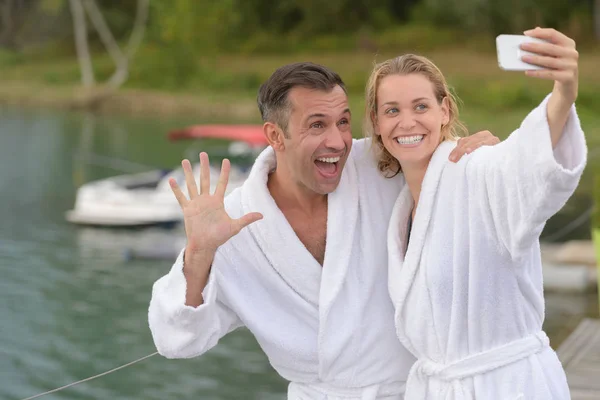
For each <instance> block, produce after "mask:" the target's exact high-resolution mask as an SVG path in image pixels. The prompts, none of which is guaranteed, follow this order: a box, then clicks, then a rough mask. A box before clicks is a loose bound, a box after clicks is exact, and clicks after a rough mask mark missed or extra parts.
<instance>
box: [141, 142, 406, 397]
mask: <svg viewBox="0 0 600 400" xmlns="http://www.w3.org/2000/svg"><path fill="white" fill-rule="evenodd" d="M369 143H370V142H367V141H365V140H359V141H355V142H354V144H353V148H352V151H351V153H350V155H349V158H348V160H347V163H346V166H345V168H344V171H343V174H342V178H341V182H340V184H339V187H338V188H337V190H336V191H335V192H333V193H331V194H330V195H329V199H328V217H327V218H328V221H327V245H326V251H325V261H324V265H323V267H321V265H320V264H319V263H318V262H317V261H316V260H315V259H314V258H313V257H312V255H311V254H310V253H309V252H308V250H307V249H306V248H305V247H304V245H303V244H302V243H301V242H300V240H299V239H298V237H297V236H296V234H295V233H294V231H293V229H292V228H291V226H290V224H289V223H288V221H287V220H286V218H285V216H284V215H283V213H282V212H281V211H280V210H279V209H278V208H277V206H276V204H275V202H274V200H273V198H272V197H271V195H270V193H269V191H268V189H267V177H268V174H269V172H270V171H272V170H273V169H274V168H275V156H274V152H273V151H272V149H271V148H268V149H266V150H265V151H264V152H263V153H261V155H260V156H259V157H258V159H257V160H256V163H255V165H254V167H253V169H252V171H251V173H250V176H249V178H248V180H247V181H246V182H245V183H244V185H243V186H242V187H241V188H240V189H238V190H235V191H234V192H232V194H230V195H229V196H228V197H227V198H226V210H227V212H228V213H229V215H230V216H231V217H232V218H237V217H240V216H242V215H243V214H245V213H248V212H251V211H257V212H260V213H262V214H263V216H264V218H263V219H262V220H260V221H258V222H255V223H253V224H251V225H249V226H248V227H246V228H244V229H243V230H242V231H241V232H240V233H239V234H238V235H236V236H235V237H233V238H232V239H231V240H229V241H228V242H227V243H226V244H225V245H223V246H221V247H220V248H219V249H218V252H217V254H216V257H215V260H214V263H213V267H212V270H211V273H210V277H209V282H208V285H207V287H206V288H205V291H204V299H205V303H204V304H203V305H201V306H199V307H198V308H192V307H189V306H185V305H184V303H185V291H186V281H185V278H184V276H183V273H182V267H183V262H182V255H183V252H182V254H181V255H180V256H179V258H178V259H177V261H176V262H175V264H174V265H173V267H172V269H171V271H170V273H169V274H168V275H166V276H164V277H162V278H161V279H159V280H158V281H157V282H156V283H155V284H154V287H153V292H152V300H151V302H150V309H149V317H148V318H149V324H150V329H151V331H152V335H153V338H154V342H155V344H156V347H157V349H158V351H159V353H160V354H162V355H164V356H166V357H169V358H189V357H195V356H198V355H201V354H203V353H205V352H206V351H208V350H210V349H211V348H212V347H213V346H215V345H216V344H217V342H218V341H219V339H220V338H221V337H222V336H224V335H225V334H227V333H228V332H230V331H232V330H234V329H236V328H238V327H241V326H245V327H247V328H248V329H249V330H250V332H252V333H253V334H254V336H255V337H256V339H257V340H258V343H259V344H260V346H261V348H262V349H263V350H264V352H265V353H266V355H267V356H268V358H269V361H270V363H271V365H272V366H273V367H274V368H275V370H277V372H278V373H279V374H280V375H281V376H282V377H283V378H285V379H287V380H289V381H291V384H290V385H289V389H288V399H363V400H367V399H369V400H370V399H402V398H403V392H404V383H405V380H406V377H407V376H408V371H409V370H410V367H411V366H412V364H413V363H414V361H415V358H414V357H413V356H412V355H411V354H410V353H409V352H408V351H407V350H406V349H405V348H404V347H403V346H402V344H401V343H400V342H399V341H398V339H397V337H396V332H395V328H394V310H393V306H392V302H391V299H390V297H389V293H388V290H387V265H388V264H387V243H386V234H387V229H386V227H387V226H388V224H389V218H390V215H391V210H392V207H393V204H394V200H395V199H396V197H397V196H398V193H399V192H400V188H401V187H402V185H404V180H403V178H402V177H401V176H398V177H397V178H396V179H385V178H383V177H382V175H381V174H380V173H379V172H378V170H377V166H376V163H375V161H374V158H373V156H372V154H370V152H369V151H368V148H367V146H368V145H369Z"/></svg>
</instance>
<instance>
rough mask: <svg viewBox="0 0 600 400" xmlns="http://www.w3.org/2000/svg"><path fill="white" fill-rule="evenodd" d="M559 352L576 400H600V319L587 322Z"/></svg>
mask: <svg viewBox="0 0 600 400" xmlns="http://www.w3.org/2000/svg"><path fill="white" fill-rule="evenodd" d="M556 352H557V353H558V357H559V358H560V361H561V362H562V364H563V367H564V369H565V372H566V374H567V380H568V382H569V387H570V388H571V398H572V400H592V399H593V400H600V320H598V319H589V318H588V319H584V320H583V321H582V322H581V323H580V324H579V326H577V328H576V329H575V330H574V331H573V333H571V335H570V336H569V337H568V338H567V339H565V341H564V342H563V343H562V344H561V345H560V347H559V348H558V349H557V351H556Z"/></svg>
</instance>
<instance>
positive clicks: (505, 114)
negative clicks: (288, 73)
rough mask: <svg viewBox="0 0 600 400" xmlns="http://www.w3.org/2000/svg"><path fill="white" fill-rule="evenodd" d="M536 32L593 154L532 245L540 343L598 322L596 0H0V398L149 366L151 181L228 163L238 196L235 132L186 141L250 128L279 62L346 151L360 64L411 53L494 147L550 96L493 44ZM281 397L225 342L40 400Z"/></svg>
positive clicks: (159, 232) (161, 248)
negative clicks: (335, 128)
mask: <svg viewBox="0 0 600 400" xmlns="http://www.w3.org/2000/svg"><path fill="white" fill-rule="evenodd" d="M535 26H544V27H554V28H556V29H559V30H561V31H562V32H563V33H565V34H567V35H568V36H570V37H571V38H573V39H575V40H576V41H577V45H578V50H579V52H580V91H579V98H578V100H577V107H578V112H579V116H580V118H581V122H582V125H583V128H584V130H585V132H586V136H587V142H588V146H589V150H590V153H589V163H588V166H587V169H586V171H585V173H584V177H583V179H582V181H581V183H580V185H579V188H578V190H577V192H576V193H575V195H574V196H573V198H572V199H571V200H569V202H568V203H567V204H566V205H565V207H564V208H563V209H562V210H561V212H560V213H559V214H557V215H556V216H555V217H553V218H552V219H551V220H550V221H549V222H548V224H547V226H546V228H545V230H544V232H543V234H542V240H543V250H544V270H545V271H544V273H545V278H546V282H545V285H546V300H547V310H546V314H547V319H546V322H545V326H544V327H545V329H546V331H547V332H548V333H549V336H550V338H551V342H552V345H553V347H555V348H556V347H557V346H559V345H560V344H561V343H562V341H563V340H564V339H565V338H566V337H567V336H568V335H569V334H570V333H571V332H572V331H573V329H574V328H575V326H576V325H577V324H578V323H579V322H580V321H581V320H582V319H583V318H585V317H592V318H598V309H599V302H598V296H597V290H596V288H597V256H596V253H595V251H594V241H593V237H594V235H593V232H597V234H596V235H597V236H596V246H597V248H598V247H600V244H599V243H600V211H599V209H600V108H599V107H600V102H599V96H598V93H600V73H598V69H599V67H600V0H552V1H548V0H520V1H514V0H510V1H493V0H393V1H392V0H327V1H315V0H304V1H300V0H279V1H277V2H274V1H271V0H243V1H242V0H219V1H214V0H172V1H167V0H137V1H136V0H120V1H117V0H0V190H1V193H2V197H1V200H2V202H1V204H2V207H0V220H1V221H2V223H1V224H0V276H1V279H0V288H1V290H0V304H2V306H1V307H0V398H1V399H22V398H26V397H28V396H33V395H35V394H37V393H40V392H44V391H46V390H50V389H53V388H55V387H58V386H62V385H65V384H68V383H70V382H72V381H76V380H79V379H83V378H86V377H88V376H90V375H94V374H98V373H101V372H103V371H106V370H108V369H111V368H114V367H116V366H118V365H121V364H124V363H127V362H129V361H132V360H134V359H137V358H139V357H142V356H145V355H147V354H150V353H152V352H154V351H155V348H154V346H153V343H152V338H151V336H150V332H149V329H148V324H147V308H148V302H149V300H150V296H151V288H152V284H153V282H154V281H155V280H156V279H158V278H159V277H161V276H162V275H164V274H166V273H167V272H168V270H169V268H170V266H171V264H172V262H173V260H174V257H175V255H174V254H175V253H176V252H177V251H178V250H179V248H180V247H181V246H182V243H183V242H182V240H183V234H182V228H181V224H179V223H178V217H177V216H173V214H169V211H172V210H173V199H172V194H171V193H170V190H168V188H166V187H165V185H164V182H165V177H168V176H170V175H168V174H174V176H176V177H178V176H179V175H178V171H177V170H173V169H174V168H175V167H177V166H178V164H179V162H180V160H181V159H182V158H183V157H193V159H194V160H195V157H197V154H198V151H199V150H207V151H208V152H209V154H210V156H211V159H212V160H213V161H215V163H217V162H218V161H219V160H220V159H221V158H223V157H225V156H227V157H231V158H232V159H233V160H234V164H235V166H236V174H237V175H235V176H236V180H234V183H233V184H232V186H235V185H237V184H241V182H243V179H244V177H245V174H247V171H248V168H249V166H250V165H251V163H252V160H253V158H254V157H255V156H256V154H257V152H258V151H260V149H261V148H262V147H261V144H260V143H258V142H260V141H258V142H257V141H256V140H254V139H250V137H251V136H252V130H251V129H250V128H248V130H247V131H244V132H243V135H247V136H244V137H241V138H240V137H237V136H236V137H234V136H231V132H229V133H227V132H225V133H223V134H222V135H223V136H220V137H218V138H215V137H210V136H218V135H214V134H213V133H211V132H209V133H208V134H206V132H205V131H202V132H201V131H199V130H196V129H189V128H190V127H193V126H198V125H204V124H218V125H224V126H229V125H232V124H245V125H255V124H259V123H260V115H259V113H258V110H257V107H256V103H255V98H256V93H257V89H258V87H259V85H260V84H261V83H262V82H263V81H264V80H265V79H266V78H267V77H268V76H269V75H270V74H271V73H272V72H273V71H274V70H275V69H276V68H277V67H279V66H281V65H283V64H286V63H289V62H295V61H313V62H316V63H321V64H324V65H327V66H329V67H331V68H332V69H334V70H335V71H337V72H338V73H339V74H340V75H341V76H342V78H343V79H344V81H345V82H346V84H347V87H348V90H349V93H350V101H351V108H352V111H353V115H354V119H353V132H354V135H355V136H356V137H361V129H360V127H361V121H362V113H363V91H364V86H365V83H366V79H367V77H368V75H369V73H370V69H371V67H372V66H373V63H374V62H377V61H382V60H384V59H387V58H389V57H392V56H395V55H398V54H401V53H406V52H416V53H420V54H424V55H426V56H428V57H430V58H431V59H432V60H433V61H434V62H435V63H436V64H437V65H438V66H439V67H440V68H441V69H442V71H443V72H444V73H445V75H446V77H447V79H448V81H449V83H450V84H451V86H452V87H453V89H454V90H455V92H456V93H457V94H458V96H459V97H460V98H461V100H462V102H463V108H462V110H461V113H462V114H461V115H462V117H463V119H464V121H465V122H466V124H467V126H468V127H469V130H470V131H471V132H476V131H478V130H482V129H487V130H490V131H492V132H493V133H494V134H495V135H496V136H499V137H500V138H502V139H504V138H505V137H506V136H507V135H508V134H509V133H510V132H511V131H512V130H513V129H515V128H516V127H517V126H518V124H519V123H520V121H521V120H522V119H523V118H524V117H525V116H526V115H527V113H528V112H529V111H530V110H531V109H532V108H533V107H535V106H536V105H537V104H539V102H540V101H541V100H542V98H543V97H544V96H545V95H546V94H547V93H548V92H549V91H551V89H552V84H551V83H550V82H547V81H538V80H533V79H532V78H526V77H525V76H524V75H523V74H522V73H518V72H505V71H502V70H500V69H499V68H498V64H497V59H496V50H495V37H496V35H498V34H501V33H507V34H520V33H522V32H523V30H525V29H528V28H532V27H535ZM173 132H180V133H181V132H183V133H181V134H180V135H179V136H173ZM170 134H171V135H170ZM205 135H208V136H209V137H203V136H205ZM201 136H202V137H201ZM216 171H218V168H217V169H216ZM115 177H116V178H115ZM179 177H180V176H179ZM165 188H166V190H165ZM175 205H176V203H175ZM176 211H177V210H176V209H175V211H174V212H175V214H176ZM163 214H164V215H163ZM596 251H597V252H600V250H596ZM285 391H286V383H285V382H284V381H283V380H282V379H281V378H280V377H278V376H277V375H276V373H275V372H274V371H273V370H272V369H271V367H270V366H269V364H268V361H267V360H266V358H265V356H264V355H263V354H262V352H261V351H260V349H259V347H258V345H257V344H256V342H255V340H254V339H253V338H252V336H251V335H250V334H249V333H248V332H247V331H245V330H244V329H241V330H238V331H236V332H234V333H233V334H231V335H229V336H228V337H226V338H224V339H223V340H222V342H221V343H220V344H219V346H217V348H215V349H214V350H212V351H210V352H209V353H208V354H206V355H205V356H204V357H201V358H198V359H194V360H166V359H164V358H162V357H160V356H156V357H153V358H151V359H149V360H145V361H143V362H142V363H140V364H136V365H134V366H131V367H129V368H127V369H124V370H121V371H118V372H116V373H114V374H112V375H108V376H105V377H102V378H99V379H97V380H93V381H91V382H88V383H84V384H81V385H78V386H75V387H72V388H69V389H66V390H64V391H61V392H58V393H55V394H51V395H48V396H47V397H44V398H47V399H109V398H110V399H164V398H169V399H170V398H178V399H215V400H217V399H219V400H222V399H240V398H244V399H282V398H284V397H285V396H284V395H285Z"/></svg>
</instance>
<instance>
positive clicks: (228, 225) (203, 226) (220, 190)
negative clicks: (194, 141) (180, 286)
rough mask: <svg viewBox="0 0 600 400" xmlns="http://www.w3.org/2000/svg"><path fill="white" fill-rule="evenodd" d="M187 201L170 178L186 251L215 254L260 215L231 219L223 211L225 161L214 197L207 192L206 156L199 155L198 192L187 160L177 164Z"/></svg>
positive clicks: (208, 179) (208, 181) (208, 177)
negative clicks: (181, 168)
mask: <svg viewBox="0 0 600 400" xmlns="http://www.w3.org/2000/svg"><path fill="white" fill-rule="evenodd" d="M181 165H182V167H183V171H184V175H185V182H186V186H187V190H188V194H189V199H188V198H187V197H186V196H185V194H184V193H183V192H182V190H181V189H180V188H179V185H177V182H176V181H175V179H170V180H169V184H170V185H171V189H172V190H173V193H174V194H175V197H176V198H177V201H178V202H179V205H180V206H181V209H182V210H183V216H184V224H185V233H186V237H187V248H186V255H187V254H188V252H192V253H195V252H204V253H209V252H215V251H216V250H217V248H218V247H219V246H221V245H222V244H224V243H225V242H227V241H228V240H229V239H230V238H231V237H233V236H235V235H237V234H238V233H239V232H240V231H241V230H242V229H243V228H244V227H246V226H247V225H249V224H251V223H252V222H255V221H258V220H259V219H261V218H262V214H260V213H248V214H246V215H244V216H242V217H241V218H238V219H232V218H230V217H229V215H228V214H227V212H226V211H225V206H224V197H225V190H226V189H227V182H228V180H229V169H230V167H231V166H230V163H229V160H227V159H225V160H223V164H222V167H221V175H220V177H219V182H218V184H217V187H216V190H215V192H214V194H211V193H210V167H209V160H208V154H206V153H200V190H198V187H197V185H196V181H195V179H194V176H193V172H192V166H191V164H190V162H189V161H188V160H183V161H182V163H181Z"/></svg>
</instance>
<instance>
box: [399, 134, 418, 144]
mask: <svg viewBox="0 0 600 400" xmlns="http://www.w3.org/2000/svg"><path fill="white" fill-rule="evenodd" d="M423 136H424V135H415V136H400V137H397V138H396V142H398V144H415V143H419V142H420V141H421V140H423Z"/></svg>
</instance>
